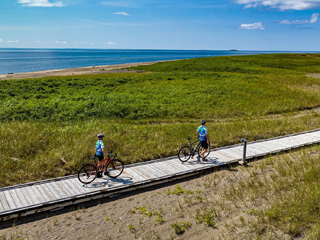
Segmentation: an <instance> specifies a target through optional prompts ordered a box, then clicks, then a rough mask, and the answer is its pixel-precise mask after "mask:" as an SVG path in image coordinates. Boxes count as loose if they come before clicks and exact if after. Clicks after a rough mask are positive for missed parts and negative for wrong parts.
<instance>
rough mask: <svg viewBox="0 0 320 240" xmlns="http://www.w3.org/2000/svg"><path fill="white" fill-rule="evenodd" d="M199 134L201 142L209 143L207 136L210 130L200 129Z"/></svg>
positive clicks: (203, 127)
mask: <svg viewBox="0 0 320 240" xmlns="http://www.w3.org/2000/svg"><path fill="white" fill-rule="evenodd" d="M197 132H198V133H199V135H200V138H199V140H200V141H207V136H206V135H207V134H208V130H207V128H206V127H205V126H200V127H198V130H197Z"/></svg>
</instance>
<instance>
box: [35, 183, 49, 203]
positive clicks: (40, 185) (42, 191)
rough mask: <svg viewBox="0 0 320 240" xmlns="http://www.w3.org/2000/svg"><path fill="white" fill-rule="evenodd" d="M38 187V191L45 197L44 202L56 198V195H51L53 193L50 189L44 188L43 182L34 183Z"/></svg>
mask: <svg viewBox="0 0 320 240" xmlns="http://www.w3.org/2000/svg"><path fill="white" fill-rule="evenodd" d="M34 186H35V187H36V189H37V191H38V192H39V193H40V194H41V196H42V197H43V200H44V202H50V201H52V200H54V197H53V196H52V195H51V193H48V191H49V190H48V191H46V190H45V189H44V188H43V185H42V184H36V185H34Z"/></svg>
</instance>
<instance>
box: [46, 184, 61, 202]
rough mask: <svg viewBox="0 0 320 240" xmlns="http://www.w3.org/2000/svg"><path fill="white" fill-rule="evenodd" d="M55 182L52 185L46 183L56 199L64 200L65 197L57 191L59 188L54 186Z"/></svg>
mask: <svg viewBox="0 0 320 240" xmlns="http://www.w3.org/2000/svg"><path fill="white" fill-rule="evenodd" d="M53 183H54V182H50V183H45V186H46V187H47V188H48V189H49V190H50V192H51V193H52V195H53V196H54V197H55V198H56V199H59V198H64V197H65V196H64V195H63V194H62V193H61V192H60V191H59V189H58V190H56V188H57V186H53Z"/></svg>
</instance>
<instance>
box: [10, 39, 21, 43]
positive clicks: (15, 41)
mask: <svg viewBox="0 0 320 240" xmlns="http://www.w3.org/2000/svg"><path fill="white" fill-rule="evenodd" d="M19 42H20V41H19V40H13V41H12V40H10V41H7V43H19Z"/></svg>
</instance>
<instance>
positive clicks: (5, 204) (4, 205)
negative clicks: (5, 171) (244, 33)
mask: <svg viewBox="0 0 320 240" xmlns="http://www.w3.org/2000/svg"><path fill="white" fill-rule="evenodd" d="M0 202H1V205H2V209H3V210H2V211H8V210H10V206H9V203H8V201H7V198H6V196H5V194H4V192H2V191H1V192H0Z"/></svg>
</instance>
